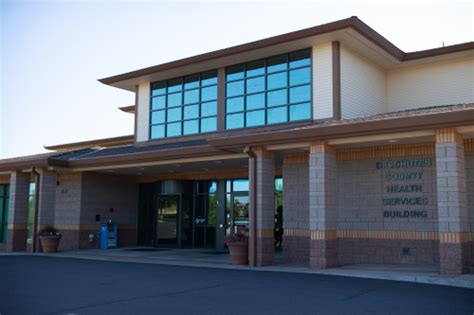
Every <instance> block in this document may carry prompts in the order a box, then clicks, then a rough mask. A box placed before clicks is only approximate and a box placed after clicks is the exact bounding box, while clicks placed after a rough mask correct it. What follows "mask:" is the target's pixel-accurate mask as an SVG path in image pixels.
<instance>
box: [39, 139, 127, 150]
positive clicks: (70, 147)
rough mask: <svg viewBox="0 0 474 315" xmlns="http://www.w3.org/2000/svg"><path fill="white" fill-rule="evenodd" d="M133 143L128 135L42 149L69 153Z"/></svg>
mask: <svg viewBox="0 0 474 315" xmlns="http://www.w3.org/2000/svg"><path fill="white" fill-rule="evenodd" d="M133 142H134V136H133V135H128V136H120V137H112V138H104V139H97V140H89V141H81V142H71V143H65V144H57V145H50V146H45V147H44V148H45V149H47V150H53V151H70V150H77V149H83V148H90V147H93V146H102V147H110V146H117V145H125V144H131V143H133Z"/></svg>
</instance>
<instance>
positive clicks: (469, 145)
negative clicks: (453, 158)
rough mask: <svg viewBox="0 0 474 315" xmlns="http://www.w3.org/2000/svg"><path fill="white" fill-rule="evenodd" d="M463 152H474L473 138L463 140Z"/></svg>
mask: <svg viewBox="0 0 474 315" xmlns="http://www.w3.org/2000/svg"><path fill="white" fill-rule="evenodd" d="M464 152H474V138H473V139H464Z"/></svg>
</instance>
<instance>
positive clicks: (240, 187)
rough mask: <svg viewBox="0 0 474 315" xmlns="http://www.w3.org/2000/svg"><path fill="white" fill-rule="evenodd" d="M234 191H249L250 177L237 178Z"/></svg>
mask: <svg viewBox="0 0 474 315" xmlns="http://www.w3.org/2000/svg"><path fill="white" fill-rule="evenodd" d="M233 184H234V191H249V181H248V179H236V180H234V182H233Z"/></svg>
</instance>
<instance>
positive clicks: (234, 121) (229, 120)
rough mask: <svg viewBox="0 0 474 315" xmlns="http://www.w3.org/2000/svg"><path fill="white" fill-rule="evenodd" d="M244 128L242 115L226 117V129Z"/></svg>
mask: <svg viewBox="0 0 474 315" xmlns="http://www.w3.org/2000/svg"><path fill="white" fill-rule="evenodd" d="M243 126H244V114H242V113H240V114H230V115H227V117H226V128H227V129H236V128H242V127H243Z"/></svg>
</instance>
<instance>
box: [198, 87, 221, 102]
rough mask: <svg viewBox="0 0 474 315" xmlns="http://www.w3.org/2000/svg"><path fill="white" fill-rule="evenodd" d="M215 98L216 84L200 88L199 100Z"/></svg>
mask: <svg viewBox="0 0 474 315" xmlns="http://www.w3.org/2000/svg"><path fill="white" fill-rule="evenodd" d="M212 100H217V86H210V87H206V88H202V89H201V101H202V102H205V101H212Z"/></svg>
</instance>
